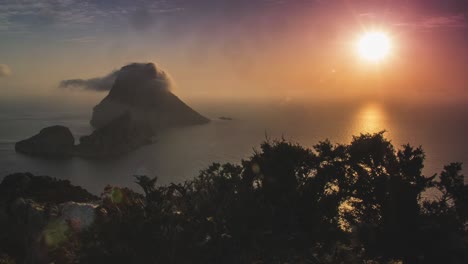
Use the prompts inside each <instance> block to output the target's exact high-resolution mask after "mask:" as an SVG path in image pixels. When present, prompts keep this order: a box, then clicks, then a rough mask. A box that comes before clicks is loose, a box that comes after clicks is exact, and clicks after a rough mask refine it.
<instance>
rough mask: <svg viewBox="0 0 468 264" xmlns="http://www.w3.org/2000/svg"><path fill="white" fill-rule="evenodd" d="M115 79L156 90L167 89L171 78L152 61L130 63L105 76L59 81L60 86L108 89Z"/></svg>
mask: <svg viewBox="0 0 468 264" xmlns="http://www.w3.org/2000/svg"><path fill="white" fill-rule="evenodd" d="M116 80H120V81H121V83H125V85H128V84H131V85H148V84H149V85H151V87H152V88H154V89H157V90H164V91H169V90H171V87H172V80H171V78H170V76H169V74H168V73H166V72H165V71H164V70H162V69H160V68H158V67H157V66H156V65H155V64H154V63H131V64H128V65H126V66H124V67H122V68H121V69H120V70H116V71H113V72H111V73H109V74H107V75H106V76H103V77H96V78H91V79H70V80H63V81H61V82H60V85H59V87H60V88H78V89H84V90H91V91H109V90H110V89H111V88H112V86H113V85H114V83H115V82H116Z"/></svg>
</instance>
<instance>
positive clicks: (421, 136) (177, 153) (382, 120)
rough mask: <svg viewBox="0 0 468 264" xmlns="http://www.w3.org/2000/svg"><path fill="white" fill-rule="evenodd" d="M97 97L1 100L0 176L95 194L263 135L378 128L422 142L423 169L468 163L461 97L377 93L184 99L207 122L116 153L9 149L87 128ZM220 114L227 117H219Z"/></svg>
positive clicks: (203, 160) (177, 170) (189, 170)
mask: <svg viewBox="0 0 468 264" xmlns="http://www.w3.org/2000/svg"><path fill="white" fill-rule="evenodd" d="M182 99H184V98H182ZM98 101H99V99H96V100H88V101H86V102H85V103H83V101H74V100H73V99H70V98H69V99H66V100H64V99H61V100H56V99H50V100H48V99H45V98H42V99H38V98H34V100H32V99H31V100H28V99H25V98H22V99H17V100H11V99H5V98H4V99H0V157H1V158H0V175H1V176H0V177H3V176H5V175H7V174H9V173H14V172H26V171H28V172H32V173H34V174H37V175H49V176H53V177H57V178H61V179H68V180H70V181H71V182H72V183H73V184H77V185H81V186H83V187H85V188H86V189H88V190H90V191H92V192H94V193H100V192H101V191H102V189H103V187H104V186H105V185H106V184H111V185H117V186H127V187H131V188H135V189H136V185H135V184H134V183H133V182H134V178H133V177H132V175H136V174H139V175H141V174H145V175H148V176H158V177H159V181H158V182H159V184H167V183H170V182H181V181H184V180H186V179H190V178H193V177H195V176H197V175H198V172H199V170H201V169H204V168H206V167H207V166H208V165H209V164H211V163H212V162H221V163H223V162H233V163H239V162H240V161H241V159H242V158H246V157H248V156H250V155H251V154H252V152H253V148H258V147H259V144H260V143H261V142H262V141H263V140H265V138H266V137H268V138H271V139H275V138H281V137H284V138H285V139H288V140H291V141H293V142H297V143H299V144H301V145H303V146H307V147H312V146H313V145H314V144H316V143H318V142H319V141H320V140H324V139H326V138H328V139H330V140H331V142H333V143H348V142H350V141H351V139H352V135H358V134H359V133H363V132H371V133H372V132H378V131H381V130H386V131H388V132H387V133H386V135H387V137H388V138H390V139H391V140H392V142H393V143H394V145H395V146H400V145H402V144H406V143H410V144H412V145H413V146H419V145H422V146H423V149H424V150H425V152H426V155H427V159H426V163H425V164H426V168H425V171H424V172H425V174H426V175H431V174H433V173H436V172H440V170H441V169H442V168H443V166H444V165H446V164H448V163H449V162H463V163H465V164H466V163H468V148H467V146H466V143H465V142H466V135H468V109H467V108H466V107H465V106H464V105H463V104H450V103H431V104H422V103H421V104H416V105H413V104H410V103H404V102H396V101H383V100H380V101H359V102H357V101H356V102H352V103H350V102H347V103H343V102H326V103H324V102H322V103H320V102H309V101H307V100H303V101H297V100H295V99H293V98H284V99H281V100H268V101H264V102H262V103H259V101H258V100H255V101H254V100H251V101H249V100H236V101H232V100H231V101H229V100H213V101H210V102H206V101H199V100H198V101H197V100H185V101H186V102H187V103H188V104H189V105H190V106H192V107H193V108H194V109H196V110H197V111H199V112H200V113H202V114H204V115H205V116H207V117H209V118H211V119H212V122H211V123H209V124H207V125H202V126H194V127H186V128H178V129H172V130H167V131H164V132H161V133H159V135H158V137H157V142H156V143H154V144H152V145H148V146H145V147H142V148H140V149H138V150H136V151H134V152H131V153H129V154H126V155H123V156H120V157H118V158H113V159H106V160H86V159H81V158H71V159H65V160H53V159H43V158H34V157H28V156H25V155H22V154H17V153H16V152H15V150H14V144H15V142H17V141H19V140H22V139H25V138H28V137H30V136H32V135H35V134H37V133H38V132H39V131H40V129H42V128H44V127H46V126H50V125H65V126H68V127H69V128H70V129H71V130H72V132H73V134H74V135H75V138H76V140H78V138H79V137H80V136H82V135H86V134H89V132H90V131H91V130H92V128H91V127H90V125H89V120H90V118H91V111H92V107H93V106H94V105H95V104H96V103H98ZM220 116H227V117H232V118H233V120H232V121H223V120H220V119H218V117H220Z"/></svg>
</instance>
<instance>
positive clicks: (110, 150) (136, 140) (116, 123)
mask: <svg viewBox="0 0 468 264" xmlns="http://www.w3.org/2000/svg"><path fill="white" fill-rule="evenodd" d="M153 136H154V131H153V129H152V128H151V126H150V125H149V124H147V123H144V122H138V121H135V120H134V119H133V118H132V116H131V114H130V113H129V112H127V113H124V114H123V115H122V116H120V117H118V118H117V119H115V120H113V121H111V122H110V123H108V124H106V125H104V126H103V127H101V128H99V129H97V130H95V131H94V132H93V133H92V134H91V135H89V136H84V137H81V138H80V144H79V145H77V146H76V147H75V151H74V152H75V155H77V156H81V157H87V158H105V157H112V156H118V155H121V154H124V153H127V152H130V151H132V150H135V149H137V148H139V147H141V146H143V145H146V144H149V143H151V142H152V139H153Z"/></svg>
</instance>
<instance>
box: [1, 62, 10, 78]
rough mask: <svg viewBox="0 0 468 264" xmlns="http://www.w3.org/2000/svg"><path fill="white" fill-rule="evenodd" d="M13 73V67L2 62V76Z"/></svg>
mask: <svg viewBox="0 0 468 264" xmlns="http://www.w3.org/2000/svg"><path fill="white" fill-rule="evenodd" d="M10 75H11V69H10V67H8V65H6V64H0V77H7V76H10Z"/></svg>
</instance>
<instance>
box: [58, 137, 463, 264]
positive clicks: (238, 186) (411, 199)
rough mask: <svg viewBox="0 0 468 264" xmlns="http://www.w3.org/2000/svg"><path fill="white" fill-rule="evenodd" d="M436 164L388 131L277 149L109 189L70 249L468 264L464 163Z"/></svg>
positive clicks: (98, 257)
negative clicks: (426, 170) (160, 181)
mask: <svg viewBox="0 0 468 264" xmlns="http://www.w3.org/2000/svg"><path fill="white" fill-rule="evenodd" d="M424 159H425V155H424V152H423V150H422V149H421V148H413V147H412V146H410V145H404V146H402V148H401V149H399V150H396V149H395V148H394V147H393V145H392V143H391V142H390V141H389V140H387V139H386V138H385V137H384V133H383V132H381V133H377V134H364V135H360V136H357V137H354V138H353V140H352V142H351V143H350V144H337V145H335V144H332V143H330V141H323V142H320V143H318V144H317V145H315V146H314V147H313V148H312V149H309V148H304V147H302V146H300V145H297V144H293V143H290V142H288V141H285V140H277V141H266V142H263V143H262V144H261V147H260V149H259V150H258V151H255V152H254V153H253V155H252V156H251V157H250V158H248V159H246V160H243V161H242V163H241V165H234V164H229V163H228V164H223V165H221V164H218V163H214V164H212V165H211V166H210V167H208V168H207V169H205V170H203V171H201V172H200V174H199V176H198V177H196V178H194V179H193V180H189V181H186V182H184V183H179V184H170V185H168V186H158V185H157V178H149V177H147V176H141V175H140V176H135V179H136V183H137V184H138V185H139V186H140V187H141V188H142V190H143V193H142V194H140V193H136V192H134V191H132V190H130V189H127V188H118V187H111V186H108V187H107V188H106V189H105V190H104V192H103V194H102V197H101V199H102V203H101V206H100V207H99V208H98V209H97V210H98V212H99V217H98V218H97V221H96V223H95V224H94V225H93V226H92V227H91V228H90V229H88V230H87V231H85V232H83V233H81V234H79V236H78V237H76V238H74V242H73V243H66V244H65V246H64V247H67V245H69V248H68V251H67V250H65V251H67V252H74V254H71V255H72V256H74V257H73V258H74V259H72V260H70V262H73V261H74V262H76V261H78V262H83V263H108V262H112V263H392V262H401V263H467V261H468V243H467V241H468V235H467V234H468V232H467V230H468V228H467V227H468V215H467V213H468V209H467V205H468V201H467V199H468V187H467V185H464V177H463V175H462V174H461V164H459V163H453V164H450V165H448V166H446V167H445V168H444V170H443V171H442V172H441V173H440V175H432V176H430V177H426V176H424V175H423V172H422V171H423V167H424ZM427 192H431V193H435V192H438V193H440V195H439V196H438V197H437V198H435V199H429V198H425V197H426V196H427V195H426V194H427ZM69 255H70V254H69Z"/></svg>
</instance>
